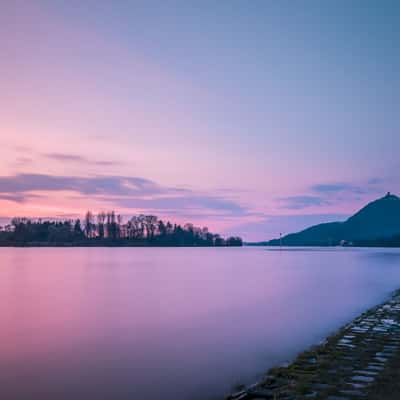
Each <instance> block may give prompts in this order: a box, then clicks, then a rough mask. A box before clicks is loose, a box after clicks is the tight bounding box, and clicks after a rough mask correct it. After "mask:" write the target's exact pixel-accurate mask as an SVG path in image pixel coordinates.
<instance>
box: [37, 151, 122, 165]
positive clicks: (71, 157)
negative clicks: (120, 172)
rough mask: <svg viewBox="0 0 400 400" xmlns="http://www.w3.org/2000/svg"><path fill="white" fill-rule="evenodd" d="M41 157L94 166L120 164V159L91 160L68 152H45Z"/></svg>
mask: <svg viewBox="0 0 400 400" xmlns="http://www.w3.org/2000/svg"><path fill="white" fill-rule="evenodd" d="M42 156H43V157H45V158H48V159H51V160H56V161H61V162H73V163H78V164H85V165H95V166H102V167H111V166H116V165H121V164H122V163H121V162H120V161H110V160H92V159H89V158H87V157H84V156H81V155H78V154H68V153H46V154H42Z"/></svg>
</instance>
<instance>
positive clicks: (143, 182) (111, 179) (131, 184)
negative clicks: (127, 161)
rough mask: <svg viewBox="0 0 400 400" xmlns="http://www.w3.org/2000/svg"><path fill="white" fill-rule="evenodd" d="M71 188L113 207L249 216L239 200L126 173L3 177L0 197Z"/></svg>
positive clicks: (21, 199)
mask: <svg viewBox="0 0 400 400" xmlns="http://www.w3.org/2000/svg"><path fill="white" fill-rule="evenodd" d="M60 191H69V192H73V193H75V195H76V197H77V200H78V198H79V196H82V195H84V196H90V197H91V198H93V199H96V200H97V201H101V202H105V203H108V204H110V205H111V206H113V207H115V206H119V207H123V208H127V209H129V208H131V209H143V210H154V211H160V212H163V213H166V212H170V213H174V212H177V213H192V214H193V215H195V214H196V215H202V216H204V213H209V214H214V215H216V214H218V215H219V214H221V215H229V216H232V217H235V216H244V215H249V214H250V211H249V210H248V209H247V208H246V207H243V206H242V205H240V204H239V203H237V202H235V201H233V200H231V199H229V198H226V197H223V196H218V195H208V194H202V193H199V192H196V191H194V190H189V189H182V188H178V187H166V186H162V185H159V184H157V183H155V182H153V181H151V180H149V179H145V178H141V177H125V176H89V177H76V176H56V175H46V174H16V175H13V176H0V199H4V200H9V201H15V202H24V201H26V200H28V199H29V198H30V197H32V196H33V195H35V194H36V193H37V192H39V193H40V192H44V193H45V194H46V196H48V195H49V193H51V192H60Z"/></svg>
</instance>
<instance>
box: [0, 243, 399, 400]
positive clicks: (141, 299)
mask: <svg viewBox="0 0 400 400" xmlns="http://www.w3.org/2000/svg"><path fill="white" fill-rule="evenodd" d="M0 260H1V263H0V398H8V399H19V400H23V399H41V400H42V399H45V400H47V399H88V398H93V399H146V400H156V399H157V400H158V399H167V400H169V399H174V400H180V399H182V400H186V399H188V400H200V399H202V400H207V399H218V398H222V397H223V396H224V395H225V394H226V393H228V392H229V391H230V390H232V389H233V387H234V386H235V385H238V384H241V383H250V382H252V381H255V380H257V378H258V377H260V376H261V374H262V373H263V372H265V370H266V369H268V368H269V367H271V366H274V365H279V364H281V363H283V362H285V361H288V360H290V359H292V358H293V357H294V356H295V355H296V354H297V353H298V352H299V351H302V350H304V349H305V348H307V347H308V346H310V345H312V344H315V343H318V342H319V341H320V340H321V339H323V338H324V337H325V336H327V335H328V334H330V333H332V332H333V331H334V330H335V329H337V328H338V327H340V326H341V325H343V324H344V323H346V322H348V321H350V320H351V319H352V318H353V317H355V316H356V315H357V314H359V313H360V312H362V311H363V310H366V309H367V308H368V307H370V306H372V305H374V304H376V303H378V302H380V301H382V300H384V299H385V298H386V297H387V296H388V295H389V294H390V292H391V291H393V290H394V289H396V288H398V287H400V251H399V250H395V249H393V250H389V249H350V248H340V249H291V250H289V249H288V250H285V249H283V250H282V251H279V249H276V250H270V249H266V248H262V247H257V248H65V249H62V248H47V249H44V248H26V249H15V248H14V249H13V248H1V249H0Z"/></svg>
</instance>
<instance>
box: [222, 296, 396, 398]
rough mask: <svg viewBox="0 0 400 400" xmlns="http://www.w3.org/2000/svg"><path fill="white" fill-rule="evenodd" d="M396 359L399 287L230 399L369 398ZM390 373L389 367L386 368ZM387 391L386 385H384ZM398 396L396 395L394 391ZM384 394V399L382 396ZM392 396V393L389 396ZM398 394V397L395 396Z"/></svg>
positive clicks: (377, 390) (375, 391)
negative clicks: (388, 297) (380, 302)
mask: <svg viewBox="0 0 400 400" xmlns="http://www.w3.org/2000/svg"><path fill="white" fill-rule="evenodd" d="M399 358H400V291H397V292H396V293H394V294H393V296H392V297H391V298H390V299H389V300H388V301H386V302H385V303H383V304H381V305H379V306H377V307H374V308H372V309H370V310H369V311H367V312H365V313H364V314H362V315H361V316H359V317H358V318H356V319H355V320H354V321H353V322H351V323H350V324H348V325H346V326H344V327H343V328H342V329H340V330H339V332H337V333H336V334H335V335H333V336H331V337H329V338H328V339H326V340H325V341H324V343H322V344H320V345H318V346H316V347H313V348H311V349H310V350H308V351H305V352H304V353H301V354H300V355H299V356H298V357H297V358H296V360H295V361H294V362H292V363H291V364H290V365H288V366H285V367H279V368H273V369H271V370H269V371H268V373H267V374H266V375H265V377H264V378H263V379H262V380H261V381H260V382H258V383H256V384H254V385H252V386H251V387H248V388H247V389H245V390H242V391H240V392H238V393H235V394H233V395H231V396H229V397H228V398H227V399H229V400H250V399H251V400H265V399H267V400H295V399H296V400H300V399H316V400H319V399H325V400H353V399H369V398H370V397H369V396H370V394H371V395H372V394H373V393H377V392H379V390H380V387H379V385H382V382H386V383H385V385H389V386H390V384H391V383H390V382H389V383H388V382H387V381H385V379H384V377H385V376H390V374H389V373H388V370H389V369H390V368H391V365H395V364H396V362H395V361H396V360H398V359H399ZM389 372H390V371H389ZM383 389H384V390H386V391H388V388H383ZM397 395H398V398H399V399H400V393H398V394H397ZM385 398H386V397H385ZM390 398H392V397H390ZM393 398H397V397H393Z"/></svg>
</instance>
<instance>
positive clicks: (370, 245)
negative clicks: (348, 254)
mask: <svg viewBox="0 0 400 400" xmlns="http://www.w3.org/2000/svg"><path fill="white" fill-rule="evenodd" d="M243 246H248V247H270V248H275V249H279V248H280V247H281V246H279V245H277V244H268V243H264V242H260V243H246V242H245V243H243ZM282 247H286V248H287V247H293V248H296V247H324V248H351V249H354V248H392V249H394V248H400V244H398V243H395V244H391V243H381V242H376V243H358V244H354V245H346V246H341V245H339V244H337V245H328V244H322V243H319V244H296V245H293V244H292V245H290V244H289V245H288V244H284V243H283V244H282Z"/></svg>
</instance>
